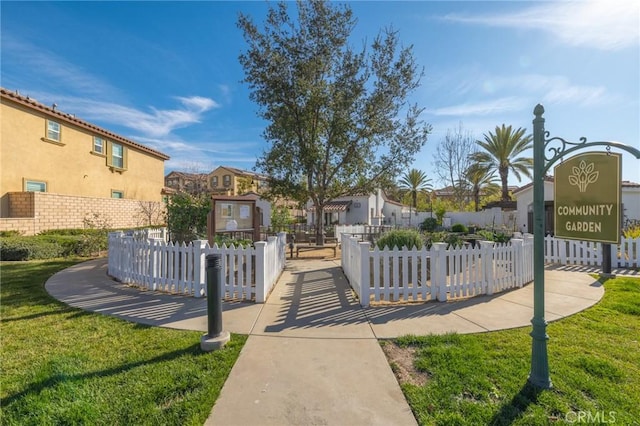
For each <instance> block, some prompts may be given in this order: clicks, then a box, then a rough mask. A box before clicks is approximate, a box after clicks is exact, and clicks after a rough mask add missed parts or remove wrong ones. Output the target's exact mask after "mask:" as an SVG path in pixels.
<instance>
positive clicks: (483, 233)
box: [476, 229, 495, 241]
mask: <svg viewBox="0 0 640 426" xmlns="http://www.w3.org/2000/svg"><path fill="white" fill-rule="evenodd" d="M476 235H479V236H480V237H482V239H483V240H484V241H494V240H495V237H494V236H493V232H491V231H487V230H486V229H481V230H479V231H477V232H476Z"/></svg>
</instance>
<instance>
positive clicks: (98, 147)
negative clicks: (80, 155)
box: [93, 136, 104, 155]
mask: <svg viewBox="0 0 640 426" xmlns="http://www.w3.org/2000/svg"><path fill="white" fill-rule="evenodd" d="M93 153H94V154H100V155H104V139H102V138H100V137H98V136H94V137H93Z"/></svg>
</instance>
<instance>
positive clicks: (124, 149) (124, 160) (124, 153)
mask: <svg viewBox="0 0 640 426" xmlns="http://www.w3.org/2000/svg"><path fill="white" fill-rule="evenodd" d="M128 154H129V150H128V149H127V147H126V146H124V145H122V168H123V169H124V170H127V168H128V167H127V163H128V162H127V157H128V156H129V155H128Z"/></svg>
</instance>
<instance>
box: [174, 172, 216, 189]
mask: <svg viewBox="0 0 640 426" xmlns="http://www.w3.org/2000/svg"><path fill="white" fill-rule="evenodd" d="M207 178H208V174H207V173H187V172H178V171H172V172H171V173H169V174H168V175H166V176H165V177H164V186H165V187H167V188H171V189H173V190H175V191H184V192H188V193H189V194H200V193H202V192H208V191H209V187H208V185H207Z"/></svg>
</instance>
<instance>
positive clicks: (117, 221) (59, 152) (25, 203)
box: [0, 88, 169, 235]
mask: <svg viewBox="0 0 640 426" xmlns="http://www.w3.org/2000/svg"><path fill="white" fill-rule="evenodd" d="M0 96H1V110H0V112H1V116H2V124H1V128H0V136H1V138H0V230H16V231H19V232H22V233H23V234H26V235H30V234H36V233H38V232H41V231H43V230H46V229H60V228H82V227H83V226H84V219H85V218H87V217H88V216H94V215H96V214H97V215H100V216H102V218H103V219H104V220H106V221H107V222H108V223H109V224H110V225H111V226H112V227H130V226H139V225H146V224H147V223H144V221H143V219H142V218H141V215H140V214H139V213H140V210H141V209H144V208H147V209H149V208H153V209H161V208H162V207H163V206H164V204H163V203H162V200H163V188H164V162H165V161H166V160H168V159H169V156H168V155H166V154H163V153H162V152H159V151H157V150H154V149H152V148H149V147H147V146H144V145H142V144H139V143H137V142H135V141H132V140H130V139H127V138H124V137H122V136H120V135H117V134H115V133H112V132H110V131H108V130H106V129H103V128H101V127H98V126H96V125H94V124H91V123H89V122H87V121H84V120H81V119H79V118H76V117H75V115H73V114H68V113H65V112H62V111H59V110H58V109H57V107H56V105H55V104H54V105H52V106H47V105H43V104H42V103H40V102H37V101H35V100H34V99H30V98H29V97H28V96H23V95H21V94H19V93H18V92H17V91H16V92H12V91H9V90H6V89H4V88H0ZM148 217H149V216H148V215H147V218H148ZM159 217H160V216H159ZM158 220H160V219H158Z"/></svg>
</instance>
